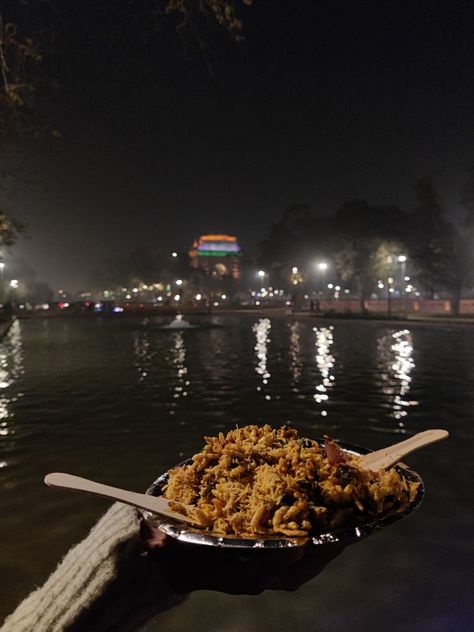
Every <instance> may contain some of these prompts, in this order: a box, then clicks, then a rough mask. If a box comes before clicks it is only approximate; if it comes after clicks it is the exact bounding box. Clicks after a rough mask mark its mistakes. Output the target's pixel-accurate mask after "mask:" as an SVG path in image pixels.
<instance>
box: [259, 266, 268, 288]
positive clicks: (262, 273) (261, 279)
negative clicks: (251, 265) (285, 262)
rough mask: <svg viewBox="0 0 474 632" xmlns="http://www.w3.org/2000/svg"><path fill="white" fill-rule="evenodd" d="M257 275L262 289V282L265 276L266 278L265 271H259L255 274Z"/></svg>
mask: <svg viewBox="0 0 474 632" xmlns="http://www.w3.org/2000/svg"><path fill="white" fill-rule="evenodd" d="M257 275H258V276H259V277H260V281H261V284H262V287H263V285H264V282H265V276H266V272H265V270H259V271H258V272H257Z"/></svg>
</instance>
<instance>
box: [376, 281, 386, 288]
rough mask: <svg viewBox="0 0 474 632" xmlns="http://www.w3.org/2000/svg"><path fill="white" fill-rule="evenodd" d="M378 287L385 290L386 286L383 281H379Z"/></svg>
mask: <svg viewBox="0 0 474 632" xmlns="http://www.w3.org/2000/svg"><path fill="white" fill-rule="evenodd" d="M377 287H378V288H379V290H383V289H384V287H385V286H384V284H383V283H382V282H380V283H378V285H377Z"/></svg>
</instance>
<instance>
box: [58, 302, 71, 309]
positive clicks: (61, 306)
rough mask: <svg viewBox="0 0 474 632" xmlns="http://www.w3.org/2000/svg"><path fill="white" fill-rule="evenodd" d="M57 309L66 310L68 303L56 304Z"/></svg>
mask: <svg viewBox="0 0 474 632" xmlns="http://www.w3.org/2000/svg"><path fill="white" fill-rule="evenodd" d="M58 307H59V309H66V307H69V303H58Z"/></svg>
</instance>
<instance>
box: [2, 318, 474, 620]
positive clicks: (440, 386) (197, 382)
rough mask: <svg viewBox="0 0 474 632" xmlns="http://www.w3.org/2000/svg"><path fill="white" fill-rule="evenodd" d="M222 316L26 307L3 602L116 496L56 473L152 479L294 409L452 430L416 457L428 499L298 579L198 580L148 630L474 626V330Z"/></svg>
mask: <svg viewBox="0 0 474 632" xmlns="http://www.w3.org/2000/svg"><path fill="white" fill-rule="evenodd" d="M213 318H214V324H216V325H220V326H216V327H212V328H203V329H193V330H189V331H163V330H161V329H160V328H159V327H158V326H157V323H158V320H157V319H141V318H136V319H135V318H121V317H120V316H118V317H117V319H106V318H96V319H94V318H91V319H80V318H78V319H73V318H71V319H32V320H23V321H16V322H15V323H14V324H13V326H12V327H11V329H10V331H9V333H8V334H7V336H6V337H5V338H4V340H3V341H2V342H1V344H0V480H1V492H0V493H1V507H2V520H1V522H0V567H1V568H0V572H1V576H2V579H3V589H2V599H1V612H0V615H1V618H3V617H4V616H5V615H6V614H8V613H9V612H10V611H11V610H12V609H13V608H14V607H15V605H16V604H17V603H18V602H19V601H20V600H21V599H22V598H23V597H24V596H26V594H27V593H28V592H29V591H30V590H31V589H32V588H33V587H35V586H36V585H38V584H39V583H41V582H43V581H44V579H45V578H46V577H47V576H48V574H49V573H50V572H51V571H52V570H53V568H54V567H55V565H56V563H57V562H58V561H59V560H60V558H61V557H62V555H63V554H64V553H65V552H66V551H67V550H68V548H69V547H70V546H71V545H72V544H73V543H75V542H77V541H78V540H79V539H80V538H81V537H83V536H84V535H85V534H86V533H87V532H88V530H89V529H90V527H91V526H92V525H93V524H94V521H95V520H96V519H97V518H98V517H99V516H100V515H101V513H103V512H104V511H105V509H106V508H107V506H108V504H107V501H105V500H103V499H99V498H92V497H88V496H85V495H81V494H74V493H68V492H60V491H55V490H50V489H48V488H46V487H45V486H44V485H43V483H42V479H43V476H44V474H45V473H47V472H50V471H67V472H71V473H75V474H78V475H82V476H85V477H90V478H93V479H96V480H100V481H103V482H106V483H110V484H115V485H117V486H123V487H127V488H129V489H135V490H138V491H140V490H145V489H146V487H147V486H148V484H149V483H150V482H151V481H152V480H153V479H154V478H155V477H156V475H157V474H159V473H161V472H163V471H164V470H166V469H167V468H168V467H170V466H171V465H173V464H175V463H177V462H179V461H181V460H183V458H184V457H186V456H189V455H191V454H193V453H194V452H196V451H198V450H199V449H201V447H202V436H203V435H204V434H213V433H217V432H219V431H226V430H229V429H231V428H233V427H235V425H236V424H239V425H245V424H249V423H270V424H272V425H274V426H276V425H281V424H283V423H285V422H289V423H291V424H292V425H294V426H295V427H297V428H298V430H299V431H300V433H301V434H303V435H306V436H310V437H321V436H323V435H324V434H330V435H332V436H334V437H335V438H339V439H341V440H345V441H348V442H352V443H357V444H360V445H364V446H367V447H370V448H374V449H375V448H378V447H382V446H383V445H386V444H390V443H393V442H394V441H396V440H398V439H401V438H403V435H404V434H407V435H409V434H413V433H415V432H419V431H421V430H424V429H427V428H437V427H439V428H446V429H447V430H449V432H450V435H451V436H450V439H449V440H447V441H445V442H443V443H441V444H439V445H435V446H431V447H429V448H426V449H425V450H424V451H421V452H419V453H416V454H413V455H411V456H410V457H408V458H407V459H406V460H407V462H408V464H409V465H411V466H412V467H414V468H415V469H416V470H418V471H419V473H420V474H421V475H422V477H423V479H424V481H425V484H426V496H425V500H424V502H423V504H422V506H421V508H420V509H419V510H418V511H417V512H416V513H415V514H413V515H412V516H410V517H409V518H407V519H406V520H403V521H401V522H399V523H397V524H395V525H393V526H391V527H390V528H387V529H386V530H384V531H382V532H381V533H379V534H377V535H374V536H372V537H370V538H368V539H367V540H364V541H362V542H360V543H358V544H357V545H355V546H353V547H350V548H349V549H346V550H345V551H344V553H343V554H342V555H341V556H339V557H338V558H337V560H335V561H334V562H333V563H332V564H331V565H330V566H328V568H327V569H326V570H325V571H324V573H323V574H322V575H320V576H319V577H318V578H316V579H315V580H313V581H311V582H309V583H308V584H306V585H305V586H303V587H302V588H300V589H299V590H298V591H296V592H292V593H280V592H272V591H266V592H265V593H263V594H262V595H259V596H256V597H247V596H241V597H234V596H229V595H225V594H220V593H209V592H204V591H203V592H198V593H194V594H193V595H192V596H191V597H190V598H189V599H188V600H187V601H186V602H185V603H184V604H183V605H181V606H179V607H178V608H175V609H173V610H169V611H167V612H165V613H163V614H162V615H160V617H159V619H158V620H156V621H155V622H153V623H151V624H150V625H149V626H148V630H149V631H150V632H152V631H154V630H167V632H175V631H176V632H178V631H182V630H183V629H191V628H192V629H193V632H200V631H202V632H204V631H206V632H212V631H216V632H217V631H218V630H219V631H221V630H225V631H231V632H234V631H235V632H242V631H245V632H247V631H251V632H257V631H260V630H262V629H264V628H269V629H272V630H274V631H276V632H279V631H283V630H284V631H285V632H288V630H301V629H308V630H317V631H334V630H336V631H337V630H342V629H345V628H346V626H347V625H350V626H351V628H352V629H355V630H359V629H364V630H366V631H372V630H373V631H374V632H380V631H381V630H390V631H391V630H396V631H406V630H410V631H411V630H417V631H418V632H422V631H425V630H426V631H427V632H428V631H430V632H431V631H432V630H449V631H450V630H453V631H456V632H458V631H461V630H466V631H467V630H468V629H469V630H470V629H472V627H471V626H472V620H473V619H472V617H473V610H472V608H473V607H472V598H471V597H472V594H471V589H470V588H469V586H471V587H472V583H471V581H472V567H473V564H472V533H473V529H474V508H473V505H472V486H471V480H470V478H471V476H472V473H473V470H472V466H471V457H472V438H473V420H474V388H473V386H474V336H473V333H474V330H473V329H471V328H470V327H469V326H465V327H463V326H443V325H431V324H430V325H424V324H416V325H411V324H410V325H409V326H407V325H406V324H403V325H401V324H388V323H374V322H357V321H353V322H346V321H338V322H335V323H333V324H330V323H329V322H327V323H325V322H323V321H319V320H317V321H316V320H314V319H311V318H309V317H306V318H301V319H296V318H293V317H277V318H264V317H259V316H258V315H255V316H219V317H217V316H214V317H213ZM191 320H193V322H198V320H197V319H196V318H194V319H193V318H191ZM210 604H212V608H210V607H209V605H210ZM236 612H238V616H236Z"/></svg>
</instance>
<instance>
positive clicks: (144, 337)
mask: <svg viewBox="0 0 474 632" xmlns="http://www.w3.org/2000/svg"><path fill="white" fill-rule="evenodd" d="M133 353H134V357H135V362H134V364H135V367H136V369H137V371H138V381H139V382H143V380H144V379H145V378H146V377H147V375H148V372H149V369H150V367H151V362H152V353H151V347H150V341H149V340H148V334H147V333H143V332H140V333H138V334H135V336H134V338H133Z"/></svg>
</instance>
